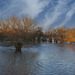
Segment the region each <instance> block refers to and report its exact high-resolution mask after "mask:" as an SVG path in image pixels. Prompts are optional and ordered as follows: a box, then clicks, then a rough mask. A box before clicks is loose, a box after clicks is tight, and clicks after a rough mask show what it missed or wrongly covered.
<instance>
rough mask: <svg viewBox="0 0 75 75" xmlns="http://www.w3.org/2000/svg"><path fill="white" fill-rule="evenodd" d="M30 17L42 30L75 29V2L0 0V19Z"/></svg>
mask: <svg viewBox="0 0 75 75" xmlns="http://www.w3.org/2000/svg"><path fill="white" fill-rule="evenodd" d="M15 15H16V16H18V17H21V16H22V15H25V16H28V17H32V18H33V19H34V20H35V21H36V22H37V24H38V26H41V27H43V28H44V29H48V28H54V27H62V26H64V27H69V28H73V27H75V0H0V18H6V17H10V16H15Z"/></svg>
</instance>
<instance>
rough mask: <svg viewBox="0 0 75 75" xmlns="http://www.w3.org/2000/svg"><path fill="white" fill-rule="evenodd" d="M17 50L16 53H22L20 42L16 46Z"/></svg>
mask: <svg viewBox="0 0 75 75" xmlns="http://www.w3.org/2000/svg"><path fill="white" fill-rule="evenodd" d="M15 48H16V52H21V48H22V43H21V42H18V43H17V44H16V45H15Z"/></svg>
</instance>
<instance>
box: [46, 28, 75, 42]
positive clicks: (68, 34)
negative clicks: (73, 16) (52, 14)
mask: <svg viewBox="0 0 75 75" xmlns="http://www.w3.org/2000/svg"><path fill="white" fill-rule="evenodd" d="M45 34H46V37H47V38H49V40H50V42H52V38H54V42H56V43H58V41H60V43H64V42H65V43H66V42H68V43H71V42H75V28H72V29H66V28H64V27H61V28H55V29H49V30H48V31H46V33H45Z"/></svg>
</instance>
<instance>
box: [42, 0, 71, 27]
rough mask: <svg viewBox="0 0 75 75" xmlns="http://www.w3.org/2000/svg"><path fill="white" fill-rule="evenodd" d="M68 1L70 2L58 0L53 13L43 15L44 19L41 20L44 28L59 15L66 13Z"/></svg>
mask: <svg viewBox="0 0 75 75" xmlns="http://www.w3.org/2000/svg"><path fill="white" fill-rule="evenodd" d="M69 1H71V0H58V4H57V5H56V6H54V8H55V9H54V12H52V13H49V14H46V15H45V19H44V20H43V27H44V28H47V27H48V26H50V25H52V24H53V23H54V22H55V21H56V20H57V19H58V17H59V16H60V15H62V14H63V13H65V12H67V10H68V9H67V4H68V3H69Z"/></svg>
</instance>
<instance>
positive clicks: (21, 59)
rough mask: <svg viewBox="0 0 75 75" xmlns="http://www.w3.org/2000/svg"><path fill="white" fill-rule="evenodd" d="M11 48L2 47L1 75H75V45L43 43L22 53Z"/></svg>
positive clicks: (24, 49)
mask: <svg viewBox="0 0 75 75" xmlns="http://www.w3.org/2000/svg"><path fill="white" fill-rule="evenodd" d="M11 48H12V49H11ZM11 48H9V47H6V48H5V47H4V49H3V47H2V46H0V75H74V74H75V71H74V70H75V52H74V50H75V45H67V44H65V45H64V44H49V43H43V44H40V45H38V46H33V47H26V48H22V52H21V53H20V52H19V53H15V50H14V48H13V47H11ZM69 50H72V52H68V51H69Z"/></svg>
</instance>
